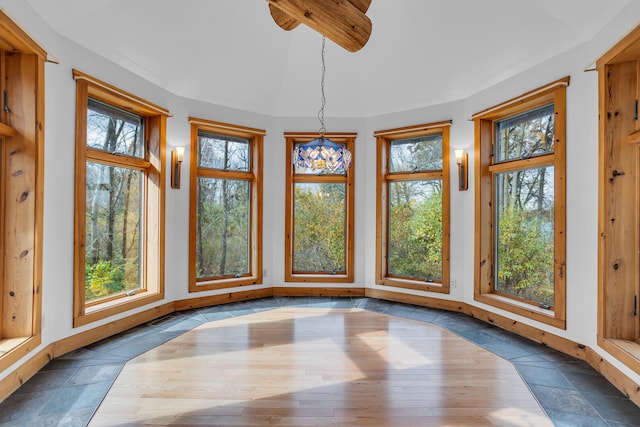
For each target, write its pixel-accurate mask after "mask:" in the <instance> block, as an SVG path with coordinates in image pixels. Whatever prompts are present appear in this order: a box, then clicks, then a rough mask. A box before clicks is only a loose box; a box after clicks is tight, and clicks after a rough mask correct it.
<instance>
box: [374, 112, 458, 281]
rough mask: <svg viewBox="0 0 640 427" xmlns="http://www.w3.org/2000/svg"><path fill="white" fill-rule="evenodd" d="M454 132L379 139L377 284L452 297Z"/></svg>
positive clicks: (418, 129) (398, 133) (395, 133)
mask: <svg viewBox="0 0 640 427" xmlns="http://www.w3.org/2000/svg"><path fill="white" fill-rule="evenodd" d="M449 127H450V122H441V123H433V124H426V125H419V126H414V127H408V128H401V129H390V130H384V131H378V132H376V133H375V136H376V138H377V150H378V174H377V176H378V178H377V185H378V192H377V194H378V197H377V224H378V225H377V256H376V258H377V262H376V283H378V284H383V285H388V286H397V287H403V288H411V289H421V290H428V291H434V292H448V291H449V168H448V163H449Z"/></svg>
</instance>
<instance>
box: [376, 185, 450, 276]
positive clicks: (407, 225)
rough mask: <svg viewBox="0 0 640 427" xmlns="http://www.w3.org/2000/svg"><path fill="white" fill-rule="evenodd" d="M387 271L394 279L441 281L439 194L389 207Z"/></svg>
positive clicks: (414, 198)
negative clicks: (396, 277)
mask: <svg viewBox="0 0 640 427" xmlns="http://www.w3.org/2000/svg"><path fill="white" fill-rule="evenodd" d="M395 191H398V189H396V190H395ZM414 196H415V195H414ZM392 197H393V195H392ZM388 268H389V274H391V275H395V276H401V277H409V278H421V279H425V280H434V281H435V280H441V279H442V193H441V191H434V192H432V194H431V195H430V196H428V197H411V198H408V199H406V200H402V201H401V202H400V203H398V202H396V203H392V204H391V207H390V224H389V267H388Z"/></svg>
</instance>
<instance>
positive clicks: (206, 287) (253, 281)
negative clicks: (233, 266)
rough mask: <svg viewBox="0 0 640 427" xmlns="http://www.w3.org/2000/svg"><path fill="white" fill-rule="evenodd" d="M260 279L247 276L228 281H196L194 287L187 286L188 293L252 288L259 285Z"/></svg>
mask: <svg viewBox="0 0 640 427" xmlns="http://www.w3.org/2000/svg"><path fill="white" fill-rule="evenodd" d="M261 284H262V277H259V276H249V277H237V278H236V277H232V278H230V279H219V280H203V281H202V282H198V281H196V283H195V285H193V284H190V285H189V292H201V291H212V290H216V289H226V288H237V287H240V286H252V285H261Z"/></svg>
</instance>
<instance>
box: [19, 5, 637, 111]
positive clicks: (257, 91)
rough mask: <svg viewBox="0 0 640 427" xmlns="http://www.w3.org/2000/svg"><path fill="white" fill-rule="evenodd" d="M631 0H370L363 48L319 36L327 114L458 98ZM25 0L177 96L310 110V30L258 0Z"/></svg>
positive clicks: (544, 55) (316, 73) (315, 59)
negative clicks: (285, 22) (352, 49)
mask: <svg viewBox="0 0 640 427" xmlns="http://www.w3.org/2000/svg"><path fill="white" fill-rule="evenodd" d="M327 1H329V0H327ZM631 1H637V0H482V1H480V0H372V2H371V6H370V8H369V11H368V12H367V16H368V17H369V18H370V19H371V21H372V23H373V31H372V34H371V38H370V39H369V42H368V43H367V45H366V46H365V47H364V48H363V49H361V50H360V51H359V52H356V53H349V52H347V51H345V50H343V49H342V48H340V47H338V46H337V45H335V44H334V43H333V42H331V41H329V40H328V41H327V48H326V66H327V74H326V96H327V107H326V110H325V111H326V115H327V116H328V117H369V116H375V115H378V114H384V113H390V112H397V111H403V110H407V109H412V108H418V107H423V106H428V105H434V104H440V103H443V102H447V101H453V100H457V99H461V98H465V97H467V96H469V95H472V94H474V93H476V92H478V91H480V90H482V89H484V88H486V87H489V86H491V85H492V84H495V83H497V82H499V81H501V80H504V79H506V78H508V77H510V76H512V75H514V74H516V73H518V72H520V71H522V70H525V69H527V68H528V67H530V66H532V65H534V64H537V63H540V62H542V61H544V60H545V59H548V58H551V57H553V56H555V55H557V54H559V53H562V52H564V51H566V50H568V49H570V48H572V47H574V46H577V45H579V44H581V43H583V42H585V41H587V40H589V39H591V38H592V37H593V36H594V35H595V34H597V33H598V31H600V29H602V28H603V27H604V26H605V25H606V24H607V23H608V22H609V21H610V20H611V19H612V18H613V17H614V16H616V15H617V14H618V13H620V11H621V10H622V9H623V8H624V7H625V6H626V5H627V4H629V2H631ZM27 2H28V3H29V4H30V5H31V6H32V7H33V8H34V9H35V10H36V11H37V12H38V13H39V14H40V15H41V16H42V18H43V19H44V20H45V21H46V22H48V23H49V25H50V26H51V27H52V28H53V29H54V30H55V31H57V32H58V33H60V34H61V35H63V36H65V37H68V38H69V39H72V40H74V41H75V42H77V43H79V44H81V45H84V46H86V47H87V48H89V49H91V50H93V51H94V52H96V53H98V54H100V55H102V56H104V57H106V58H108V59H110V60H111V61H113V62H116V63H118V64H120V65H121V66H123V67H124V68H126V69H129V70H131V71H132V72H134V73H136V74H138V75H140V76H142V77H144V78H145V79H147V80H149V81H151V82H153V83H156V84H158V85H159V86H162V87H164V88H166V89H168V90H169V91H171V92H173V93H175V94H177V95H180V96H184V97H187V98H192V99H198V100H202V101H206V102H210V103H213V104H220V105H224V106H228V107H233V108H238V109H241V110H246V111H251V112H257V113H263V114H267V115H271V116H305V117H308V116H315V114H316V113H317V111H318V108H319V106H320V65H321V61H320V49H321V36H320V35H319V34H318V33H316V32H314V31H313V30H310V29H309V28H307V27H306V26H304V25H300V26H299V27H298V28H296V29H295V30H293V31H291V32H286V31H284V30H282V29H281V28H279V27H278V26H277V25H276V24H275V23H274V22H273V20H272V18H271V15H270V14H269V10H268V6H267V2H266V0H179V1H178V0H56V1H52V0H27ZM52 53H53V54H54V55H55V52H52ZM585 65H587V64H585Z"/></svg>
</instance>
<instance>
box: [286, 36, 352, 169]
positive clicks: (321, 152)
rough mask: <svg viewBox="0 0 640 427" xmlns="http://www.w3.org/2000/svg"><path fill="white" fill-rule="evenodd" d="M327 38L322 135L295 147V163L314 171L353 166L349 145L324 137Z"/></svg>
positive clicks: (322, 96) (321, 111)
mask: <svg viewBox="0 0 640 427" xmlns="http://www.w3.org/2000/svg"><path fill="white" fill-rule="evenodd" d="M325 42H326V38H325V37H324V36H322V55H321V57H322V77H321V80H320V93H321V98H320V99H321V102H320V110H319V111H318V120H319V121H320V130H319V133H320V136H319V137H318V138H316V139H314V140H313V141H311V142H307V143H306V144H300V145H298V146H296V147H295V148H294V149H293V157H292V158H293V164H294V166H297V167H299V168H306V169H311V170H313V171H318V172H323V171H327V170H328V171H330V172H335V171H337V170H340V169H342V170H344V171H346V170H347V169H348V168H349V166H351V152H350V151H349V150H348V149H347V147H345V146H343V145H340V144H336V143H335V142H333V141H331V140H330V139H328V138H325V137H324V134H325V132H326V129H325V126H324V107H325V105H326V103H327V100H326V97H325V94H324V76H325V72H326V66H325V61H324V47H325Z"/></svg>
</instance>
